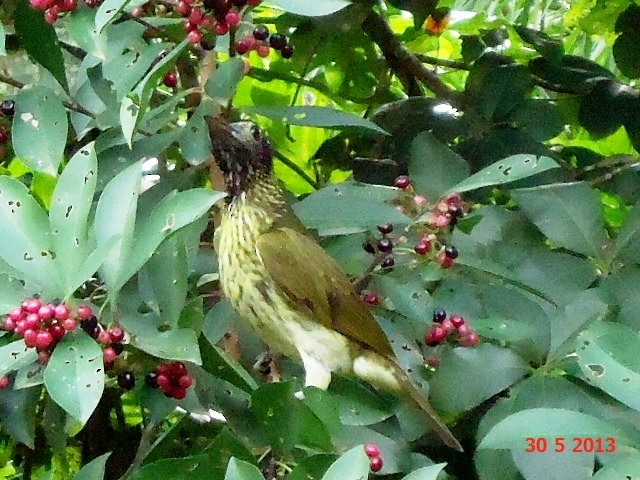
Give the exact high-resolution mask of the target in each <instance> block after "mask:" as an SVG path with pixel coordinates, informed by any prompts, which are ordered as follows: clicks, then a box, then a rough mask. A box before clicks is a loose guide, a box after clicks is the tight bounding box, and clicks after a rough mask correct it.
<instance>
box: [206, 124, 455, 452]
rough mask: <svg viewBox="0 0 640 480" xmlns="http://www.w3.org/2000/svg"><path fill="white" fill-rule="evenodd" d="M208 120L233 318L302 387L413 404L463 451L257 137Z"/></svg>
mask: <svg viewBox="0 0 640 480" xmlns="http://www.w3.org/2000/svg"><path fill="white" fill-rule="evenodd" d="M206 120H207V124H208V129H209V136H210V139H211V145H212V153H213V156H214V158H215V160H216V162H217V164H218V166H219V167H220V169H221V170H222V173H223V176H224V179H225V185H226V191H227V193H228V203H227V206H226V208H224V211H223V213H222V216H221V219H220V222H219V225H218V227H217V229H216V232H215V237H216V238H215V242H214V243H215V244H216V250H217V255H218V274H219V280H220V287H221V290H222V291H223V293H224V294H225V296H226V298H227V299H228V300H229V302H230V303H231V305H232V306H233V308H234V309H235V310H236V311H237V312H238V313H239V315H240V317H241V318H242V319H243V320H244V321H246V322H248V323H249V324H250V326H251V327H252V328H253V330H254V331H255V332H256V334H257V336H258V337H259V338H260V339H261V340H262V341H263V342H264V343H265V344H266V345H267V346H268V347H269V348H270V349H272V350H274V351H277V352H279V353H281V354H283V355H285V356H287V357H289V358H292V359H297V360H299V361H301V362H302V364H303V367H304V371H305V382H304V383H305V386H313V387H318V388H321V389H323V390H326V389H327V388H328V386H329V383H330V382H331V376H332V373H340V374H344V375H346V376H355V377H357V378H359V379H361V380H364V381H365V382H368V383H369V384H370V385H372V386H373V387H374V388H375V389H378V390H381V391H386V392H391V393H393V394H395V395H397V396H399V397H404V398H408V399H410V401H413V402H415V403H416V404H417V405H418V406H419V407H420V409H421V410H423V411H424V412H425V414H426V415H427V417H428V418H429V419H430V423H431V424H432V425H433V428H434V430H435V431H436V432H437V433H438V435H439V436H440V437H441V439H442V441H443V442H444V443H445V444H446V445H448V446H449V447H452V448H454V449H456V450H458V451H462V446H461V445H460V443H459V441H458V440H457V439H456V438H455V436H454V435H453V434H452V433H451V431H450V430H449V429H448V428H447V426H446V424H445V423H444V422H443V421H442V420H441V419H440V418H439V417H438V415H437V413H436V412H435V410H434V409H433V408H432V406H431V405H430V403H429V401H428V399H427V398H426V397H425V395H424V394H423V393H422V392H420V391H419V390H418V389H417V388H416V387H415V386H414V385H413V384H412V383H411V381H410V380H409V378H408V376H407V375H406V373H405V372H404V371H403V370H402V368H401V367H400V365H399V363H398V360H397V358H396V357H395V355H394V352H393V349H392V347H391V344H390V342H389V339H388V338H387V336H386V334H385V332H384V330H383V329H382V328H381V327H380V325H379V324H378V322H377V321H376V320H375V318H374V317H373V315H372V313H371V311H370V310H369V307H368V306H367V305H366V304H365V303H364V302H363V301H362V300H361V299H360V296H359V295H358V294H357V293H356V292H355V290H354V288H353V286H352V284H351V282H350V281H349V279H348V277H347V275H346V274H345V273H344V271H343V270H342V269H341V267H340V266H339V265H338V263H337V262H336V261H335V260H334V259H333V258H332V257H331V256H330V255H329V254H328V253H327V252H326V251H325V250H324V249H323V248H322V247H321V246H320V244H319V243H318V242H317V241H316V240H315V238H313V237H312V236H311V235H310V233H309V232H308V231H307V230H306V229H305V227H304V225H303V224H302V222H301V221H300V219H298V217H297V216H296V215H295V214H294V212H293V210H292V208H291V206H290V205H289V204H288V202H287V200H286V197H285V195H284V193H283V190H282V189H281V188H280V186H279V184H278V181H277V179H276V177H275V174H274V171H273V157H272V150H271V146H270V143H269V141H268V139H267V137H266V135H265V134H264V133H263V131H262V130H261V129H260V128H259V127H258V126H257V125H256V124H255V123H253V122H250V121H239V122H229V121H227V120H226V119H224V118H223V117H222V116H221V115H216V116H206Z"/></svg>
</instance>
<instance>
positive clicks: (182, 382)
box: [178, 375, 193, 388]
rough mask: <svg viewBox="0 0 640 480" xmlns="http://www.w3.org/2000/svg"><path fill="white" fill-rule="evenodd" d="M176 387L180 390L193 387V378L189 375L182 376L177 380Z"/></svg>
mask: <svg viewBox="0 0 640 480" xmlns="http://www.w3.org/2000/svg"><path fill="white" fill-rule="evenodd" d="M178 385H179V386H180V387H182V388H189V387H190V386H191V385H193V378H191V377H190V376H189V375H183V376H181V377H180V378H179V379H178Z"/></svg>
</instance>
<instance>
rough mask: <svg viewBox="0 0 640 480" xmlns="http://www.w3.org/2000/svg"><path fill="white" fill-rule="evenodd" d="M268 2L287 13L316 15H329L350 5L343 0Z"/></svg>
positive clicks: (281, 0) (277, 0) (272, 0)
mask: <svg viewBox="0 0 640 480" xmlns="http://www.w3.org/2000/svg"><path fill="white" fill-rule="evenodd" d="M269 3H271V4H273V5H276V6H278V7H280V8H282V9H283V10H284V11H285V12H287V13H293V14H294V15H304V16H306V17H318V16H322V15H329V14H331V13H334V12H337V11H339V10H342V9H343V8H345V7H348V6H349V5H351V2H347V1H345V0H323V1H322V2H307V1H304V0H271V1H270V2H269Z"/></svg>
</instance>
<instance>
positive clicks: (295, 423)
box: [251, 382, 332, 452]
mask: <svg viewBox="0 0 640 480" xmlns="http://www.w3.org/2000/svg"><path fill="white" fill-rule="evenodd" d="M251 410H252V411H253V412H254V413H255V415H256V417H257V419H258V425H257V426H259V427H260V428H261V429H262V430H263V431H264V432H265V433H266V434H267V435H268V437H269V438H270V440H271V445H272V447H273V449H274V450H275V451H278V452H286V451H289V450H290V449H292V448H293V447H294V446H298V447H299V446H305V447H306V448H314V449H320V450H331V448H332V447H331V437H330V436H329V434H328V432H327V430H326V427H325V426H324V425H323V424H322V422H321V421H320V420H319V419H318V417H317V416H316V415H315V414H314V413H313V411H312V410H311V409H310V408H309V407H308V406H307V405H306V404H304V403H303V402H301V401H300V400H299V399H298V398H296V396H295V389H294V384H293V382H280V383H267V384H264V385H261V386H260V387H259V388H258V389H257V390H254V391H253V393H252V394H251Z"/></svg>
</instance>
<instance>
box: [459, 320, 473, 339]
mask: <svg viewBox="0 0 640 480" xmlns="http://www.w3.org/2000/svg"><path fill="white" fill-rule="evenodd" d="M457 330H458V335H460V336H461V337H464V336H465V335H469V334H470V333H471V332H472V331H473V330H471V327H470V326H469V324H468V323H463V324H462V325H460V326H459V327H457Z"/></svg>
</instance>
